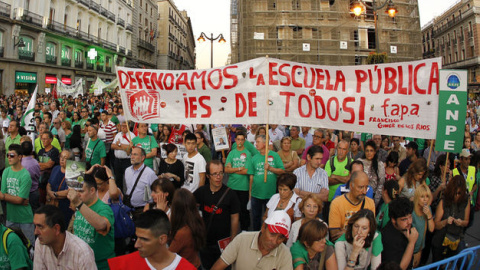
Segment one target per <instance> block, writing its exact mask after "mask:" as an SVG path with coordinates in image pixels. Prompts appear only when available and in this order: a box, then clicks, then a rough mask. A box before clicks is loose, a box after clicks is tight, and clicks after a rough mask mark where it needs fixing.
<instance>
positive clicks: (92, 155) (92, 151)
mask: <svg viewBox="0 0 480 270" xmlns="http://www.w3.org/2000/svg"><path fill="white" fill-rule="evenodd" d="M97 142H98V144H97ZM95 145H97V146H95ZM106 156H107V153H106V152H105V144H104V143H103V141H102V140H100V139H99V138H97V139H96V140H95V141H92V140H89V141H88V145H87V149H85V158H86V161H87V162H90V165H92V166H93V165H95V164H99V165H101V164H102V158H104V157H106Z"/></svg>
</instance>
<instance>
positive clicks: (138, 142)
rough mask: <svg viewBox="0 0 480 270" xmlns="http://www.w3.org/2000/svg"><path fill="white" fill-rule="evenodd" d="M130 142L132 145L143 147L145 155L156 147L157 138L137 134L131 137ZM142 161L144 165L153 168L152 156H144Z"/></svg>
mask: <svg viewBox="0 0 480 270" xmlns="http://www.w3.org/2000/svg"><path fill="white" fill-rule="evenodd" d="M132 143H133V146H135V147H141V148H142V149H144V150H145V153H146V154H147V155H148V154H149V153H150V152H152V149H153V148H157V147H158V143H157V140H155V138H153V136H150V135H147V136H145V138H140V136H137V137H135V138H133V139H132ZM144 163H145V165H147V166H148V167H150V168H151V169H153V158H146V159H145V162H144Z"/></svg>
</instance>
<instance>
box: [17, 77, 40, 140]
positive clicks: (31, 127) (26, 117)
mask: <svg viewBox="0 0 480 270" xmlns="http://www.w3.org/2000/svg"><path fill="white" fill-rule="evenodd" d="M37 90H38V84H37V86H36V87H35V91H33V94H32V97H31V98H30V101H29V102H28V106H27V109H26V110H25V113H24V114H23V116H22V120H21V121H20V126H22V127H25V130H27V133H29V135H30V133H33V132H35V117H34V116H33V113H34V112H35V103H36V102H37Z"/></svg>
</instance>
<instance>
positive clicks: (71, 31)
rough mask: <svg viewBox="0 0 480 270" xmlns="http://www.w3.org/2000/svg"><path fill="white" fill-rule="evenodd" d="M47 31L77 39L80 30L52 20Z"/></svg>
mask: <svg viewBox="0 0 480 270" xmlns="http://www.w3.org/2000/svg"><path fill="white" fill-rule="evenodd" d="M47 29H49V30H52V31H54V32H57V33H60V34H62V35H69V36H71V37H76V36H77V32H78V30H77V29H75V28H73V27H70V26H67V25H65V24H62V23H59V22H56V21H53V20H50V21H49V22H48V24H47Z"/></svg>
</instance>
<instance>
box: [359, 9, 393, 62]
mask: <svg viewBox="0 0 480 270" xmlns="http://www.w3.org/2000/svg"><path fill="white" fill-rule="evenodd" d="M380 1H381V0H380ZM375 2H376V1H375V0H372V5H371V8H372V9H373V18H374V24H375V51H376V52H377V53H379V52H380V48H379V47H380V46H379V45H380V44H379V43H378V32H377V22H378V18H377V16H378V14H377V10H379V9H382V8H384V7H385V6H387V9H386V10H385V13H387V14H388V16H390V17H391V18H394V17H395V15H396V14H397V12H398V9H397V8H396V7H395V5H394V4H393V1H392V0H385V2H384V3H383V4H381V5H379V6H376V5H375ZM365 6H367V3H365V2H364V1H363V0H355V1H353V3H352V5H351V8H350V11H351V12H352V13H353V14H355V17H358V16H360V15H361V14H363V13H364V12H365Z"/></svg>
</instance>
